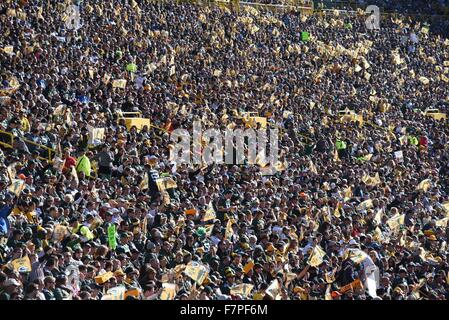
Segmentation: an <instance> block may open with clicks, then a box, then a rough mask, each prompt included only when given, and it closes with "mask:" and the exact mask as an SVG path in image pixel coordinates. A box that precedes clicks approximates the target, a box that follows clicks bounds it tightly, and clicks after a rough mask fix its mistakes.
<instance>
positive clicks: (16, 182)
mask: <svg viewBox="0 0 449 320" xmlns="http://www.w3.org/2000/svg"><path fill="white" fill-rule="evenodd" d="M23 189H25V181H23V180H21V179H13V180H12V183H11V185H10V186H9V187H8V191H9V192H11V193H14V194H15V195H16V196H17V197H18V196H20V193H21V192H22V191H23Z"/></svg>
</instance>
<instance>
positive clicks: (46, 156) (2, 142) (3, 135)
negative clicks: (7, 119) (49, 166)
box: [0, 130, 57, 162]
mask: <svg viewBox="0 0 449 320" xmlns="http://www.w3.org/2000/svg"><path fill="white" fill-rule="evenodd" d="M14 137H15V136H14V135H13V134H12V133H11V132H7V131H4V130H0V146H3V147H4V148H7V149H14ZM20 140H22V141H23V142H24V143H25V145H26V146H27V148H28V150H29V151H30V152H31V153H32V152H34V151H38V152H39V156H38V158H39V159H41V160H48V161H49V162H51V161H53V159H54V157H55V155H56V154H57V152H56V150H54V149H52V148H50V147H47V146H45V145H43V144H39V143H36V142H34V141H31V140H28V139H25V138H20Z"/></svg>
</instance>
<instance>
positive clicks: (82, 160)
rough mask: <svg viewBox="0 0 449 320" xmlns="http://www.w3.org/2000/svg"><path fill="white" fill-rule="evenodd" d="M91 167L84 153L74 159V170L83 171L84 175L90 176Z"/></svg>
mask: <svg viewBox="0 0 449 320" xmlns="http://www.w3.org/2000/svg"><path fill="white" fill-rule="evenodd" d="M91 169H92V167H91V165H90V160H89V158H88V157H87V156H86V155H82V156H81V157H79V158H78V160H77V161H76V172H84V175H85V176H86V177H90V171H91Z"/></svg>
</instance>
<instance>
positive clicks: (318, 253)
mask: <svg viewBox="0 0 449 320" xmlns="http://www.w3.org/2000/svg"><path fill="white" fill-rule="evenodd" d="M325 255H326V252H324V250H323V249H321V247H320V246H319V245H317V246H315V248H313V250H312V253H311V254H310V257H309V260H308V261H307V263H308V264H309V265H310V266H312V267H318V266H319V265H320V264H322V263H323V258H324V256H325Z"/></svg>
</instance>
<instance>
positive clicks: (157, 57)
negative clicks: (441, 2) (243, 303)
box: [0, 0, 449, 300]
mask: <svg viewBox="0 0 449 320" xmlns="http://www.w3.org/2000/svg"><path fill="white" fill-rule="evenodd" d="M67 4H70V3H69V2H68V1H66V3H62V2H61V3H56V2H53V1H44V2H41V1H37V0H22V1H2V2H1V3H0V25H1V26H2V35H1V36H0V63H1V74H0V77H1V79H0V96H1V98H0V103H1V106H0V130H1V131H0V142H2V148H1V152H0V267H1V270H0V299H2V300H70V299H73V300H100V299H143V300H155V299H181V300H185V299H201V300H213V299H220V300H223V299H232V300H238V299H255V300H263V299H265V300H273V299H275V300H277V299H290V300H312V299H327V300H331V299H341V300H368V299H378V300H417V299H426V300H446V299H448V298H449V286H448V282H449V265H448V258H449V255H448V254H449V251H448V247H447V242H448V237H449V228H448V226H447V221H448V220H449V186H448V179H449V152H448V146H449V144H448V142H449V141H448V140H449V128H448V125H447V119H443V120H437V119H435V118H434V117H432V116H430V115H429V114H426V110H428V109H437V111H438V113H439V114H440V115H441V114H442V115H443V116H444V115H447V112H448V105H449V90H448V89H449V84H448V81H449V39H448V38H445V37H444V36H442V35H443V33H440V34H438V35H436V34H435V33H433V31H432V30H434V29H438V28H440V29H442V30H443V29H444V24H443V25H438V22H432V24H431V25H430V26H429V25H427V24H425V23H424V22H421V21H418V20H412V19H410V18H405V17H401V16H400V15H399V16H396V17H383V18H382V19H381V21H380V29H379V30H367V29H366V24H365V20H366V16H365V15H361V14H345V13H343V12H340V13H334V12H330V13H328V14H314V15H302V14H300V13H299V12H296V11H285V12H281V11H277V12H271V11H269V10H264V9H258V10H255V9H254V8H249V7H243V6H242V7H241V8H240V10H230V9H229V8H227V7H225V6H218V5H217V6H199V5H193V4H186V3H179V4H176V3H174V2H164V3H159V2H151V1H133V0H131V1H119V0H111V1H95V0H84V1H78V2H75V4H76V5H79V9H80V12H79V13H80V15H79V17H80V19H79V21H78V19H77V16H76V15H75V17H73V16H71V15H70V14H67V12H68V11H67V10H66V8H67V7H66V5H67ZM73 12H74V11H70V13H71V14H73ZM443 23H446V24H447V21H446V22H444V21H443ZM117 80H126V83H124V82H123V81H121V82H120V81H119V82H120V84H117ZM341 110H346V111H345V114H346V116H345V117H343V118H342V117H341V114H340V113H339V111H341ZM119 112H141V114H142V117H144V118H147V119H150V120H151V123H152V125H154V127H153V126H151V127H148V126H145V127H143V128H142V130H137V129H136V128H135V127H131V128H130V127H127V126H126V123H124V121H123V120H120V116H119ZM245 112H255V113H257V114H258V115H259V116H260V117H266V119H267V122H268V127H269V128H275V127H276V128H278V129H279V130H280V134H279V146H280V149H281V152H280V163H281V164H282V165H281V166H279V167H277V170H276V171H274V172H271V174H267V173H266V170H265V169H266V167H263V166H262V165H257V164H249V163H245V164H243V165H230V164H211V165H199V166H197V165H182V166H177V165H176V164H175V163H173V161H172V159H171V158H170V150H171V148H173V142H172V141H171V140H170V132H172V131H173V130H175V129H177V128H184V129H187V130H191V128H192V123H193V121H196V120H201V121H202V123H203V125H204V127H205V128H216V129H219V130H224V129H226V128H230V127H232V128H243V127H245V123H244V121H242V115H243V114H244V113H245ZM362 118H363V120H362ZM96 129H104V131H102V132H103V133H104V135H102V134H100V135H96V134H94V132H97V131H95V130H96ZM29 141H31V142H33V143H30V142H29ZM47 148H50V149H51V150H53V151H51V152H49V151H48V150H49V149H47ZM161 180H163V181H170V183H171V185H170V186H169V187H167V185H165V186H163V185H162V184H161V183H160V181H161Z"/></svg>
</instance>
